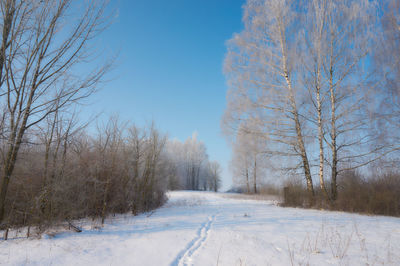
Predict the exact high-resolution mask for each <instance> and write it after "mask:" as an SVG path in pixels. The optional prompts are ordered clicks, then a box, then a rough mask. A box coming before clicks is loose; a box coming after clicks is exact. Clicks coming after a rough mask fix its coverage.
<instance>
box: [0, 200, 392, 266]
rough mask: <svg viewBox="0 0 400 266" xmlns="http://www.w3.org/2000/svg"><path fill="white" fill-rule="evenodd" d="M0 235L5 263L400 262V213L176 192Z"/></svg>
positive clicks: (0, 258)
mask: <svg viewBox="0 0 400 266" xmlns="http://www.w3.org/2000/svg"><path fill="white" fill-rule="evenodd" d="M83 223H84V224H86V226H84V231H83V232H82V233H74V232H69V231H66V232H63V233H59V234H57V235H55V236H54V237H44V238H42V239H34V238H32V239H24V238H23V237H22V236H21V237H14V238H13V239H11V240H8V241H3V240H0V264H7V265H25V264H28V265H157V266H158V265H229V266H230V265H299V264H300V265H307V264H310V265H365V264H368V265H381V264H385V265H400V219H399V218H392V217H382V216H363V215H357V214H346V213H340V212H327V211H317V210H304V209H295V208H281V207H277V206H275V205H274V204H273V202H272V201H260V200H247V199H240V198H237V197H236V198H232V197H230V196H229V195H228V194H218V193H207V192H171V193H170V194H169V201H168V202H167V204H166V205H165V206H164V207H162V208H160V209H157V210H156V211H155V212H154V213H147V214H143V215H140V216H136V217H133V216H131V215H120V216H116V217H111V218H110V219H108V220H107V221H106V225H105V226H104V228H102V229H101V230H98V229H92V228H91V227H90V226H89V224H88V222H87V221H86V222H83Z"/></svg>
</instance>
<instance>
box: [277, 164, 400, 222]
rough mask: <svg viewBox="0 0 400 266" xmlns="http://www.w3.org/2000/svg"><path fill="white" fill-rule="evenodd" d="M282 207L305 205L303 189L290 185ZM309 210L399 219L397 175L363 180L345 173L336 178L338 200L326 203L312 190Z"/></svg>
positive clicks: (399, 182)
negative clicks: (325, 210)
mask: <svg viewBox="0 0 400 266" xmlns="http://www.w3.org/2000/svg"><path fill="white" fill-rule="evenodd" d="M284 190H285V191H286V193H285V194H284V203H283V204H282V205H283V206H292V207H305V206H307V199H308V198H307V190H306V188H305V187H304V186H303V185H302V184H301V183H298V182H297V183H296V182H291V183H287V184H286V188H285V189H284ZM311 207H312V208H324V209H330V210H338V211H346V212H357V213H366V214H376V215H390V216H400V174H399V173H386V174H382V175H380V176H375V177H370V178H365V177H363V176H361V175H360V174H359V173H357V172H355V171H347V172H345V173H343V174H342V175H341V176H339V178H338V198H337V200H336V201H334V202H331V201H328V202H326V200H325V198H324V197H323V194H322V192H321V190H320V188H319V187H316V188H315V197H314V203H313V205H312V206H311Z"/></svg>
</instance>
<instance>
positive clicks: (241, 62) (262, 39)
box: [224, 0, 314, 202]
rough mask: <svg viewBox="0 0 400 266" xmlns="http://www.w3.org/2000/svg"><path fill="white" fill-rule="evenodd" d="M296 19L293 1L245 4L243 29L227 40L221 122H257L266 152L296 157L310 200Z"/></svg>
mask: <svg viewBox="0 0 400 266" xmlns="http://www.w3.org/2000/svg"><path fill="white" fill-rule="evenodd" d="M298 18H299V17H298V13H297V10H296V7H295V3H294V1H290V0H284V1H280V0H268V1H264V0H249V1H247V3H246V5H245V6H244V15H243V23H244V30H243V31H242V32H240V33H238V34H235V35H234V36H233V38H232V39H231V40H230V41H229V42H228V53H227V55H226V58H225V73H226V76H227V79H228V84H229V87H230V89H229V92H228V108H227V111H226V113H225V117H224V120H225V121H227V122H226V123H225V126H226V127H228V128H233V129H235V123H236V124H238V123H241V121H243V120H248V119H253V120H259V121H261V123H262V128H264V129H265V131H266V132H268V139H269V140H270V141H271V143H275V145H271V147H275V148H273V149H271V150H270V152H271V153H273V154H275V155H279V156H285V157H287V156H289V157H293V156H296V157H298V158H299V159H300V162H301V168H302V171H303V175H304V177H305V180H306V184H307V190H308V194H309V201H310V202H311V201H312V200H313V197H314V187H313V180H312V175H311V168H310V162H309V157H308V153H307V149H306V140H305V137H306V136H305V134H304V130H305V129H304V127H305V122H304V120H303V119H302V115H301V112H300V111H301V106H300V104H299V99H300V97H301V95H302V90H303V88H302V86H300V83H299V77H300V76H299V75H300V74H299V72H298V70H299V68H298V64H297V62H298V58H297V55H296V50H297V49H298V47H297V38H296V36H297V35H298V34H297V32H298V30H299V27H298V25H299V23H298V21H297V19H298ZM237 128H238V127H237V126H236V129H237ZM282 147H284V148H282Z"/></svg>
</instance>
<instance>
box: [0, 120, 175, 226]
mask: <svg viewBox="0 0 400 266" xmlns="http://www.w3.org/2000/svg"><path fill="white" fill-rule="evenodd" d="M56 122H57V123H56V124H52V125H50V127H48V128H47V130H46V131H45V132H40V133H41V134H40V135H39V134H33V133H32V134H30V138H29V143H30V144H28V143H27V144H25V145H23V146H22V148H21V151H20V155H19V156H20V157H19V159H18V160H17V163H16V165H15V170H14V173H13V176H12V179H11V181H10V184H9V192H8V196H7V198H6V208H5V216H4V224H7V225H8V226H11V225H16V226H27V225H39V226H41V227H44V228H45V227H47V226H49V225H52V224H54V223H55V222H60V221H65V220H71V219H76V218H82V217H92V218H97V217H100V218H101V219H102V222H104V219H105V218H106V216H107V215H108V214H110V213H113V214H115V213H125V212H132V213H133V214H138V213H140V212H143V211H148V210H151V209H153V208H156V207H158V206H160V205H161V204H162V203H163V202H164V201H165V199H166V198H165V191H166V189H167V179H166V178H165V172H166V171H167V168H168V164H167V163H166V160H165V158H163V156H164V155H163V154H162V153H163V150H164V146H165V143H166V137H165V136H164V135H162V134H161V133H160V132H159V131H158V130H156V129H155V128H154V127H153V126H150V127H148V128H138V127H136V126H129V127H126V126H122V125H121V124H120V123H119V122H118V120H117V119H115V118H113V119H110V121H108V122H107V124H106V125H104V126H103V127H99V128H98V130H97V132H96V134H93V135H89V134H88V133H87V132H86V131H85V130H79V128H78V130H76V129H75V130H74V128H73V127H70V126H71V125H73V124H72V123H71V122H69V121H56ZM63 122H66V123H67V124H65V123H63ZM38 133H39V132H38ZM26 141H28V140H26Z"/></svg>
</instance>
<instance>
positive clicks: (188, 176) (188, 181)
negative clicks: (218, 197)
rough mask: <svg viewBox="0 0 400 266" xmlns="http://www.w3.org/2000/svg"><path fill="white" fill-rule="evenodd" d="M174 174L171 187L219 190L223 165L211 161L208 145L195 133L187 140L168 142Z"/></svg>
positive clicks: (170, 181) (171, 178)
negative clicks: (207, 149)
mask: <svg viewBox="0 0 400 266" xmlns="http://www.w3.org/2000/svg"><path fill="white" fill-rule="evenodd" d="M167 153H168V157H169V158H170V163H171V165H172V166H173V167H172V169H171V170H172V173H171V174H172V175H171V177H170V178H169V187H170V189H186V190H211V191H218V189H219V188H220V186H221V167H220V165H219V163H218V162H217V161H209V160H208V154H207V151H206V146H205V145H204V143H203V142H201V141H199V140H198V139H197V134H193V136H192V137H191V138H188V139H187V140H186V141H185V142H183V143H182V142H180V141H178V140H172V141H169V142H168V143H167Z"/></svg>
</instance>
